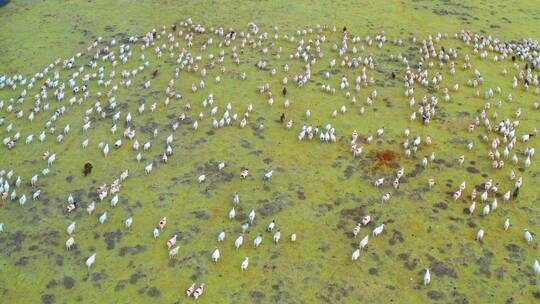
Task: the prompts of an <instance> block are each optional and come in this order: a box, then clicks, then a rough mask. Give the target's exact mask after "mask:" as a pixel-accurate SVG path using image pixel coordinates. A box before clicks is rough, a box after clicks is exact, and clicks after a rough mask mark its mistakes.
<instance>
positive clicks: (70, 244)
mask: <svg viewBox="0 0 540 304" xmlns="http://www.w3.org/2000/svg"><path fill="white" fill-rule="evenodd" d="M73 244H75V239H74V238H73V237H70V238H69V239H68V240H67V241H66V249H67V250H70V249H71V247H72V246H73Z"/></svg>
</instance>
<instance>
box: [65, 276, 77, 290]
mask: <svg viewBox="0 0 540 304" xmlns="http://www.w3.org/2000/svg"><path fill="white" fill-rule="evenodd" d="M73 286H75V280H74V279H73V278H72V277H64V287H65V288H66V289H71V288H73Z"/></svg>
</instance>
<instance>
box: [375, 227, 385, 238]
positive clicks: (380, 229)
mask: <svg viewBox="0 0 540 304" xmlns="http://www.w3.org/2000/svg"><path fill="white" fill-rule="evenodd" d="M383 230H384V224H381V225H380V226H379V227H377V228H375V229H373V236H379V234H381V233H382V232H383Z"/></svg>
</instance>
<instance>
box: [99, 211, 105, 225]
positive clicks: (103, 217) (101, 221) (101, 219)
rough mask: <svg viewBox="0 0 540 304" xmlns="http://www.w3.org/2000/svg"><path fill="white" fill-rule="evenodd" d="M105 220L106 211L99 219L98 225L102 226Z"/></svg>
mask: <svg viewBox="0 0 540 304" xmlns="http://www.w3.org/2000/svg"><path fill="white" fill-rule="evenodd" d="M106 220H107V211H105V212H103V214H102V215H101V216H100V217H99V223H100V224H103V223H105V221H106Z"/></svg>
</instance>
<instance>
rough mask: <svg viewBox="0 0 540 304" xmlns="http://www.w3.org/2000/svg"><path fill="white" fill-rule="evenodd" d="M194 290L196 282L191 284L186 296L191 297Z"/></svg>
mask: <svg viewBox="0 0 540 304" xmlns="http://www.w3.org/2000/svg"><path fill="white" fill-rule="evenodd" d="M194 291H195V283H193V284H191V286H190V287H189V288H188V289H187V290H186V296H188V297H191V295H192V294H193V292H194Z"/></svg>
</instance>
